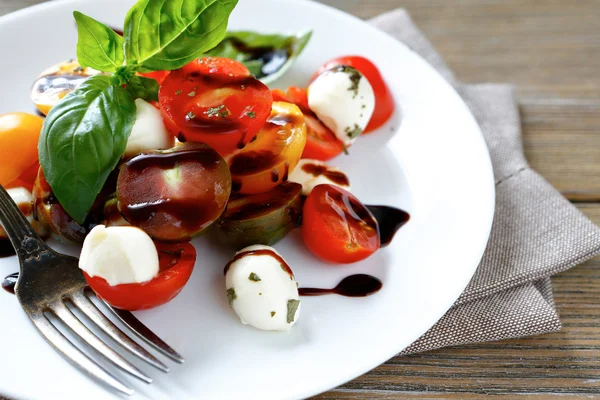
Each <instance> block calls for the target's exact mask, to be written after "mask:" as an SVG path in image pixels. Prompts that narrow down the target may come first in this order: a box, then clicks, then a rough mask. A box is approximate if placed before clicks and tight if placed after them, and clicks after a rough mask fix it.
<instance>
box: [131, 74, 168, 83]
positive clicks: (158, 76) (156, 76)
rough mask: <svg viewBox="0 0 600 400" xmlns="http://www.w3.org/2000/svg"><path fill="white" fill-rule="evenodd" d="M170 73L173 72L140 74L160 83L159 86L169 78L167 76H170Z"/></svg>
mask: <svg viewBox="0 0 600 400" xmlns="http://www.w3.org/2000/svg"><path fill="white" fill-rule="evenodd" d="M169 72H171V71H152V72H140V73H139V74H140V75H141V76H145V77H146V78H152V79H154V80H155V81H156V82H158V84H159V85H162V83H163V81H164V80H165V78H166V77H167V75H169Z"/></svg>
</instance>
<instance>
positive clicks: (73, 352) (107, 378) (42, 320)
mask: <svg viewBox="0 0 600 400" xmlns="http://www.w3.org/2000/svg"><path fill="white" fill-rule="evenodd" d="M29 317H30V318H31V321H32V322H33V324H34V325H35V327H36V328H37V329H38V330H39V331H40V333H41V334H42V336H43V337H44V338H45V339H46V340H47V341H48V342H49V343H50V344H51V345H52V346H54V348H55V349H56V350H58V351H59V352H60V353H61V354H62V355H63V356H64V357H65V358H66V359H67V360H69V361H70V362H71V363H72V364H73V365H75V366H76V367H79V368H81V369H82V370H83V371H84V372H86V373H88V374H89V375H91V376H92V377H93V378H95V379H97V380H99V381H100V382H102V383H104V384H106V385H108V386H110V387H112V388H114V389H117V390H118V391H120V392H123V393H125V394H127V395H130V396H131V395H132V394H133V393H134V391H133V389H131V388H130V387H128V386H126V385H124V384H123V383H121V381H119V380H118V379H117V378H115V377H114V376H112V374H110V373H109V372H108V371H106V370H105V369H104V368H103V367H101V366H100V365H99V364H97V363H96V362H95V361H94V360H92V359H91V358H89V357H88V356H87V355H86V354H84V353H83V352H82V351H81V350H79V349H78V348H77V347H76V346H75V345H73V343H71V342H70V341H69V339H67V338H66V337H65V336H64V335H63V334H62V333H61V332H60V331H59V330H58V329H56V327H55V326H54V325H52V323H50V321H49V320H48V319H47V318H46V316H45V315H44V314H41V313H30V314H29Z"/></svg>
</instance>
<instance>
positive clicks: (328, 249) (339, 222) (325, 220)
mask: <svg viewBox="0 0 600 400" xmlns="http://www.w3.org/2000/svg"><path fill="white" fill-rule="evenodd" d="M302 237H303V238H304V243H306V246H307V247H308V248H309V249H310V251H312V252H313V254H314V255H316V256H317V257H319V258H320V259H322V260H324V261H328V262H332V263H341V264H349V263H353V262H356V261H360V260H364V259H365V258H367V257H369V256H370V255H371V254H373V253H375V251H377V249H379V247H380V246H381V242H380V239H379V225H378V224H377V221H376V220H375V217H374V216H373V214H371V212H370V211H369V210H368V209H367V208H366V207H365V206H364V205H363V204H362V203H361V202H360V201H359V200H358V199H357V198H356V197H354V196H353V195H352V194H351V193H350V192H348V191H346V190H344V189H342V188H339V187H337V186H333V185H318V186H316V187H315V188H314V189H313V190H312V192H310V194H309V195H308V197H307V198H306V202H305V203H304V208H303V210H302Z"/></svg>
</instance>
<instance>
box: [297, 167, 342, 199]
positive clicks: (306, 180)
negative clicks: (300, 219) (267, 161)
mask: <svg viewBox="0 0 600 400" xmlns="http://www.w3.org/2000/svg"><path fill="white" fill-rule="evenodd" d="M309 171H310V172H309ZM334 177H337V178H338V179H336V178H334ZM341 177H345V178H346V181H347V182H348V185H346V184H344V183H342V182H340V179H339V178H341ZM332 178H333V179H332ZM288 180H289V181H290V182H296V183H299V184H301V185H302V194H303V195H305V196H308V195H309V194H310V192H312V190H313V189H314V188H315V186H317V185H321V184H329V185H334V186H338V187H341V188H342V189H345V190H348V191H349V190H350V184H349V181H348V177H346V175H345V174H344V173H343V171H342V170H341V169H339V168H337V167H332V166H329V165H327V164H325V163H324V162H323V161H320V160H311V159H306V158H305V159H302V160H300V161H299V162H298V165H296V168H294V170H293V171H292V172H291V173H290V176H289V178H288Z"/></svg>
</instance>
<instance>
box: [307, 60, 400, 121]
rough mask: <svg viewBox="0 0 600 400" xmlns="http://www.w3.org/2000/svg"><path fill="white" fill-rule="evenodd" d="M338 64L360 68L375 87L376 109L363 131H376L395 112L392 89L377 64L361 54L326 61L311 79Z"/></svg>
mask: <svg viewBox="0 0 600 400" xmlns="http://www.w3.org/2000/svg"><path fill="white" fill-rule="evenodd" d="M336 65H348V66H350V67H354V68H356V69H357V70H359V71H360V73H361V74H363V75H364V76H365V77H366V78H367V80H368V81H369V83H370V84H371V86H372V87H373V91H374V92H375V110H374V111H373V116H372V117H371V120H370V121H369V124H368V125H367V127H366V128H365V130H364V132H363V133H367V132H371V131H374V130H375V129H377V128H379V127H380V126H381V125H383V124H385V122H386V121H387V120H388V119H390V117H391V116H392V114H393V113H394V107H395V106H394V98H393V97H392V93H391V92H390V89H389V88H388V86H387V85H386V83H385V81H384V80H383V77H382V76H381V72H379V69H377V66H375V64H373V63H372V62H371V61H370V60H368V59H366V58H364V57H361V56H345V57H339V58H335V59H333V60H331V61H328V62H326V63H325V64H324V65H323V66H322V67H321V68H319V70H318V71H317V73H316V74H315V75H313V77H312V78H311V81H312V80H313V79H315V78H316V77H317V75H319V74H320V73H321V72H323V71H325V70H327V69H330V68H333V67H335V66H336Z"/></svg>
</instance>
